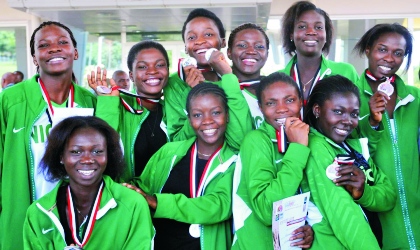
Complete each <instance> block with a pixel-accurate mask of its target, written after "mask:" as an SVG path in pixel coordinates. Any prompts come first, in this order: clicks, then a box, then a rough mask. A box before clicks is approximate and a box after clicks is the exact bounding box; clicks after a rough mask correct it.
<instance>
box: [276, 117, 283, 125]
mask: <svg viewBox="0 0 420 250" xmlns="http://www.w3.org/2000/svg"><path fill="white" fill-rule="evenodd" d="M275 121H276V122H277V123H278V124H280V125H284V124H285V123H286V118H279V119H276V120H275Z"/></svg>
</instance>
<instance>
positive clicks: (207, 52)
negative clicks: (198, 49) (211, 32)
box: [204, 48, 217, 61]
mask: <svg viewBox="0 0 420 250" xmlns="http://www.w3.org/2000/svg"><path fill="white" fill-rule="evenodd" d="M213 51H217V49H215V48H211V49H208V50H207V51H206V54H205V55H204V57H205V58H206V60H207V61H208V60H210V57H211V54H212V53H213Z"/></svg>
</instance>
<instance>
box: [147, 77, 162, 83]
mask: <svg viewBox="0 0 420 250" xmlns="http://www.w3.org/2000/svg"><path fill="white" fill-rule="evenodd" d="M159 82H160V80H159V79H157V78H154V79H148V80H146V83H149V84H156V83H159Z"/></svg>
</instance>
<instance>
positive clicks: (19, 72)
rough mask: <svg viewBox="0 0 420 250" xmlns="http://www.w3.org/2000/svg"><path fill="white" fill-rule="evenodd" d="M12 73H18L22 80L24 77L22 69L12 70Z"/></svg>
mask: <svg viewBox="0 0 420 250" xmlns="http://www.w3.org/2000/svg"><path fill="white" fill-rule="evenodd" d="M13 73H14V74H16V75H20V77H21V78H22V80H23V78H25V75H24V74H23V72H22V71H19V70H16V71H15V72H13Z"/></svg>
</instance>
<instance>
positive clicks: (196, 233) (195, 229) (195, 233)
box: [190, 224, 201, 238]
mask: <svg viewBox="0 0 420 250" xmlns="http://www.w3.org/2000/svg"><path fill="white" fill-rule="evenodd" d="M200 229H201V226H200V224H191V225H190V235H191V237H194V238H199V237H200Z"/></svg>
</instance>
